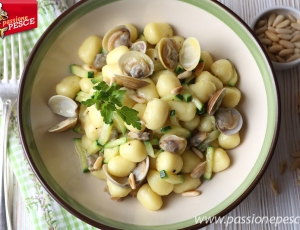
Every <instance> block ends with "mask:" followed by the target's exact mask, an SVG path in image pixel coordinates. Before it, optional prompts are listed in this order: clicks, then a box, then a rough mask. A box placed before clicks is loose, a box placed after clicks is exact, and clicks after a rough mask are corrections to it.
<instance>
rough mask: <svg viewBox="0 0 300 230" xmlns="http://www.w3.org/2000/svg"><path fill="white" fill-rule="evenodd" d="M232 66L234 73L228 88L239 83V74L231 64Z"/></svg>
mask: <svg viewBox="0 0 300 230" xmlns="http://www.w3.org/2000/svg"><path fill="white" fill-rule="evenodd" d="M231 65H232V70H233V73H232V77H231V78H230V80H229V82H228V83H227V85H228V86H235V84H236V83H237V81H238V73H237V71H236V69H235V67H234V65H233V64H232V63H231Z"/></svg>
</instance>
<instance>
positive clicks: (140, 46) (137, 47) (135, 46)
mask: <svg viewBox="0 0 300 230" xmlns="http://www.w3.org/2000/svg"><path fill="white" fill-rule="evenodd" d="M129 50H131V51H139V52H142V53H146V50H147V43H146V42H144V41H137V42H135V43H132V45H131V46H130V48H129Z"/></svg>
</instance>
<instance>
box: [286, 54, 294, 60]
mask: <svg viewBox="0 0 300 230" xmlns="http://www.w3.org/2000/svg"><path fill="white" fill-rule="evenodd" d="M293 55H294V54H288V55H286V56H284V57H283V58H284V59H285V60H287V59H289V58H290V57H292V56H293Z"/></svg>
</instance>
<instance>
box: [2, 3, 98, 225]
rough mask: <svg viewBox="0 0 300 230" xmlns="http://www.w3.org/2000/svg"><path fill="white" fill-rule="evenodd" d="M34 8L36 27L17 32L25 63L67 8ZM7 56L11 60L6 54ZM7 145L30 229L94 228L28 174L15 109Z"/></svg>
mask: <svg viewBox="0 0 300 230" xmlns="http://www.w3.org/2000/svg"><path fill="white" fill-rule="evenodd" d="M38 6H39V7H38V10H39V15H38V16H39V18H38V28H36V29H33V30H29V31H26V32H23V33H21V35H22V39H23V48H24V53H23V55H24V58H25V60H26V58H27V57H28V56H29V54H30V51H31V50H32V48H33V47H34V44H35V43H36V41H37V40H38V38H39V37H40V36H41V34H42V33H43V32H44V31H45V29H46V28H47V27H48V26H49V25H50V24H51V22H52V21H53V20H54V19H55V18H56V17H57V16H58V15H59V14H60V13H61V12H62V11H64V10H66V9H67V5H66V2H65V0H38ZM10 36H14V35H10ZM10 36H7V37H5V38H4V39H7V43H8V44H10ZM14 38H15V47H16V49H17V47H18V46H17V43H18V41H17V36H14ZM16 53H17V52H16ZM8 57H9V58H11V56H10V54H9V51H8ZM2 63H3V47H2V42H1V41H0V68H1V66H3V65H2ZM0 75H1V76H0V77H1V78H2V76H3V68H2V69H1V70H0ZM0 103H1V101H0ZM0 112H2V111H0ZM0 115H2V114H0ZM0 122H1V116H0ZM8 142H9V146H8V150H9V158H10V163H11V166H12V169H13V171H14V173H15V176H16V179H17V181H18V185H19V187H20V189H21V192H22V195H23V198H24V200H25V204H26V209H27V211H28V213H29V216H30V218H31V225H32V229H37V230H39V229H41V230H45V229H64V230H65V229H67V230H68V229H76V230H78V229H95V228H93V227H91V226H90V225H88V224H86V223H84V222H82V221H81V220H79V219H77V218H76V217H75V216H73V215H71V214H70V213H69V212H67V211H66V210H65V209H64V208H62V207H61V206H60V205H59V204H58V203H57V202H56V201H55V200H53V198H52V197H51V196H50V195H49V194H48V193H47V192H46V191H45V190H44V188H43V187H42V186H41V184H40V183H39V182H38V180H37V178H36V177H35V175H34V174H33V172H32V171H31V168H30V166H29V164H28V162H27V159H26V157H25V155H24V152H23V149H22V146H21V143H20V138H19V133H18V124H17V117H16V110H14V111H13V114H12V116H11V119H10V127H9V137H8Z"/></svg>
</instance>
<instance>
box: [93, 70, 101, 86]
mask: <svg viewBox="0 0 300 230" xmlns="http://www.w3.org/2000/svg"><path fill="white" fill-rule="evenodd" d="M101 81H103V75H102V72H98V73H95V74H94V78H92V79H91V82H92V83H93V84H96V83H98V82H101Z"/></svg>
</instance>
